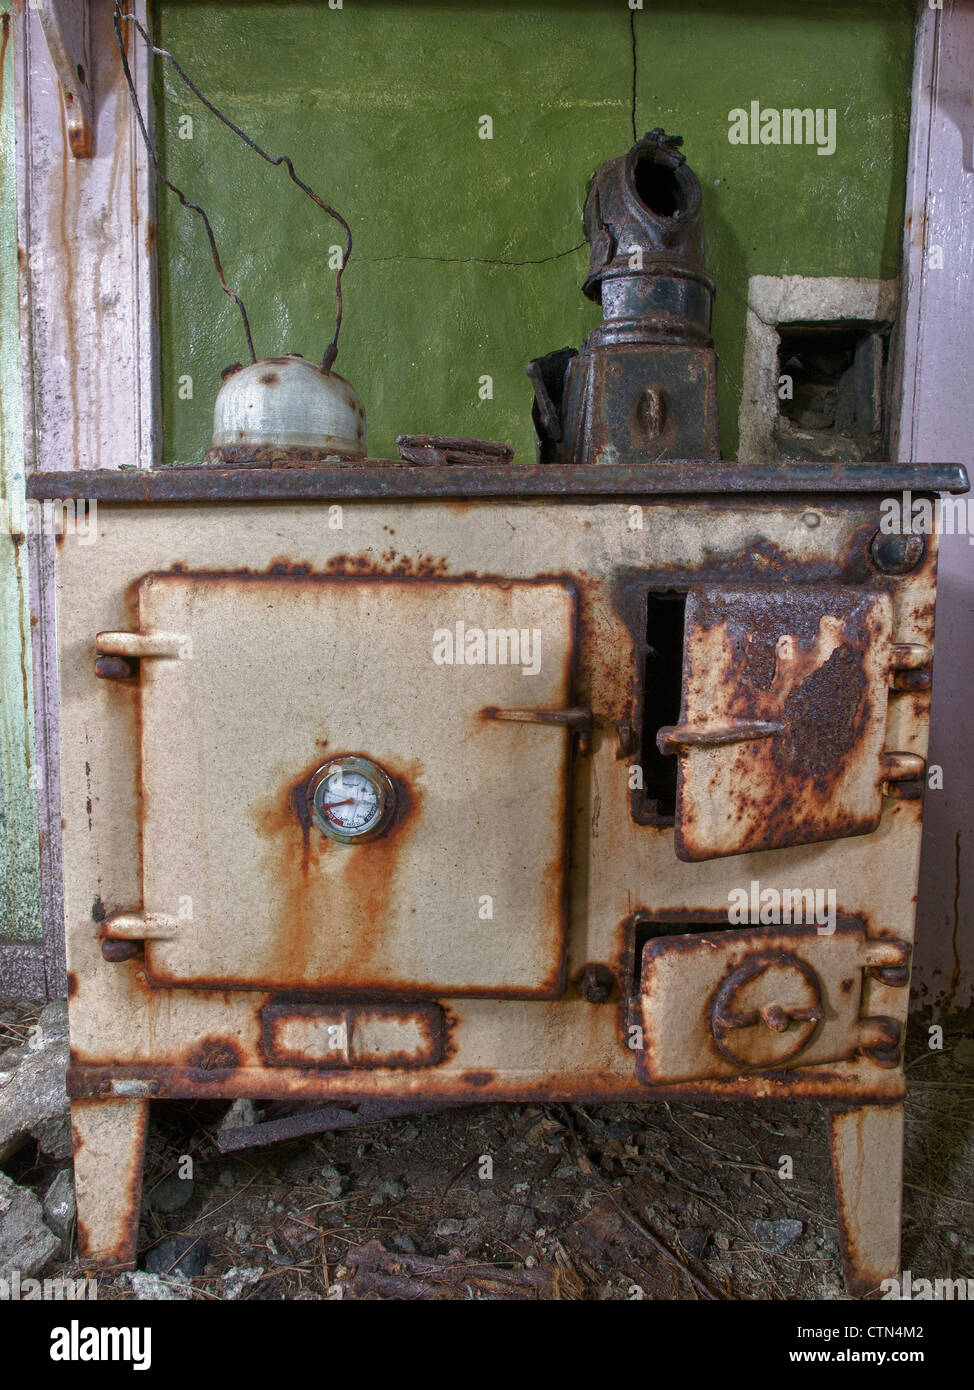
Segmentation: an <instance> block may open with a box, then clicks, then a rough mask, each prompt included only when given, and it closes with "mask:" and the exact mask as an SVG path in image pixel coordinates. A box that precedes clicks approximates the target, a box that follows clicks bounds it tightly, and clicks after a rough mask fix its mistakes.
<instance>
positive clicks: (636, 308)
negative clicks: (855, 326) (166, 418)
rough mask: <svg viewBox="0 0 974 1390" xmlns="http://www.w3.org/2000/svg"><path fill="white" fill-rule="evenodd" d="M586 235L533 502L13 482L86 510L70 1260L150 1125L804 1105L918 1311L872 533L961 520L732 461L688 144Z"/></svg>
mask: <svg viewBox="0 0 974 1390" xmlns="http://www.w3.org/2000/svg"><path fill="white" fill-rule="evenodd" d="M585 227H586V234H587V236H588V239H589V242H590V244H591V271H590V274H589V277H588V279H587V281H586V283H585V292H586V293H587V294H588V295H590V296H591V297H592V298H594V299H595V300H597V301H598V302H599V303H600V304H601V306H602V310H603V322H602V324H601V326H600V327H599V328H597V329H596V330H595V332H594V333H592V334H591V335H590V336H589V338H588V339H587V341H586V343H585V344H584V345H583V347H582V349H581V351H580V352H578V353H575V352H573V351H571V350H568V349H564V350H562V351H560V352H556V353H554V354H551V355H549V356H548V357H544V358H541V359H539V360H538V361H537V362H535V363H532V364H531V366H530V367H529V373H530V375H531V377H532V380H533V383H534V387H535V395H536V400H535V406H534V413H535V420H536V423H537V429H538V436H539V460H538V462H537V463H536V464H534V465H528V466H525V465H521V464H518V463H515V462H511V461H510V459H509V456H508V455H507V454H506V453H504V452H503V451H498V447H497V446H484V445H483V444H482V442H481V443H478V441H469V440H452V439H446V438H443V437H440V436H421V437H412V438H410V439H406V440H405V441H404V442H403V446H402V447H403V451H404V454H405V457H404V458H402V459H400V460H397V461H380V460H369V459H362V458H354V457H350V458H344V459H338V460H335V461H331V462H326V461H320V460H319V461H317V462H314V463H307V462H306V463H305V465H304V466H300V465H298V466H273V465H274V464H275V462H277V463H280V462H281V461H280V460H275V459H269V460H267V459H265V458H262V459H261V460H258V461H257V462H256V463H255V462H254V461H253V460H249V461H243V462H249V466H243V467H227V466H226V465H225V463H219V462H218V463H213V464H210V465H203V466H193V467H175V468H167V469H160V470H158V471H155V472H137V471H132V470H130V471H124V470H123V471H113V470H104V471H95V472H85V473H64V474H46V475H43V476H40V477H35V478H34V479H33V481H32V485H31V486H32V492H33V495H34V496H35V497H41V496H43V497H46V498H57V497H61V498H65V499H68V498H74V499H87V501H88V504H89V505H94V504H97V525H98V542H97V545H94V546H86V545H83V544H81V543H79V538H78V537H77V536H74V535H72V534H70V533H69V534H68V535H66V537H65V539H64V541H63V543H62V544H61V545H60V546H59V547H58V559H57V564H58V581H59V582H58V591H59V595H60V610H59V633H58V640H59V651H60V681H61V724H60V743H61V772H60V775H61V787H62V806H63V827H64V828H63V862H64V902H65V921H66V930H67V943H68V944H67V950H68V969H69V980H70V1022H71V1048H72V1065H71V1071H70V1091H71V1095H72V1098H73V1099H72V1117H73V1124H74V1133H75V1172H76V1181H77V1193H78V1231H79V1241H80V1245H81V1251H82V1255H83V1257H84V1258H85V1259H86V1260H88V1261H91V1262H93V1263H100V1264H105V1265H110V1264H116V1265H127V1264H131V1263H132V1261H133V1258H134V1255H135V1241H136V1233H137V1228H138V1220H139V1198H140V1186H141V1167H142V1157H143V1146H144V1141H145V1133H146V1121H147V1116H148V1110H149V1103H150V1102H151V1101H152V1100H153V1099H154V1098H157V1097H185V1098H196V1097H217V1098H219V1097H222V1098H232V1097H253V1098H260V1099H267V1100H277V1101H287V1102H293V1101H299V1100H301V1101H309V1102H312V1101H313V1102H315V1103H316V1104H318V1105H320V1106H330V1107H338V1108H339V1109H340V1108H341V1107H342V1106H345V1107H347V1106H349V1105H355V1104H363V1105H369V1106H377V1105H381V1104H383V1103H391V1102H395V1103H397V1104H403V1103H407V1102H412V1103H416V1104H421V1103H422V1104H428V1105H430V1106H432V1105H434V1104H446V1103H457V1102H477V1101H484V1102H488V1101H503V1100H511V1101H527V1100H549V1099H556V1098H557V1099H562V1100H566V1101H572V1100H577V1101H589V1102H598V1101H602V1102H605V1101H613V1100H620V1101H621V1100H626V1101H637V1100H646V1101H654V1100H660V1099H663V1098H667V1099H687V1100H693V1099H695V1098H700V1097H706V1098H711V1099H712V1098H715V1097H727V1098H733V1099H739V1098H745V1097H749V1098H754V1099H755V1100H764V1099H772V1100H777V1099H791V1098H813V1099H816V1100H819V1101H821V1102H822V1103H823V1105H824V1106H825V1107H826V1109H827V1111H828V1119H829V1126H830V1131H831V1142H832V1152H833V1158H834V1172H835V1185H836V1192H837V1197H838V1206H839V1213H840V1226H841V1234H842V1242H843V1248H844V1255H845V1267H846V1276H847V1280H848V1283H849V1287H850V1288H851V1289H852V1290H854V1291H856V1292H864V1291H866V1290H869V1289H871V1288H873V1287H874V1286H875V1285H876V1284H877V1283H878V1282H879V1281H880V1280H881V1279H882V1278H884V1277H886V1276H889V1275H893V1274H895V1273H896V1272H897V1269H898V1258H899V1225H900V1193H901V1155H902V1138H903V1104H902V1102H903V1095H904V1072H903V1064H902V1053H901V1047H902V1035H903V1029H904V1025H905V1022H906V1017H907V1000H908V983H909V969H910V955H911V949H912V943H913V932H914V896H915V891H916V880H917V861H918V855H919V845H920V819H921V792H922V787H923V782H924V757H925V752H926V743H927V728H928V713H929V701H930V670H931V662H932V657H933V626H934V582H935V565H936V556H935V544H934V538H932V537H929V538H925V539H924V538H917V537H915V536H913V537H906V536H895V535H894V536H889V535H885V534H882V533H881V532H880V526H879V523H880V503H881V500H882V498H883V497H884V496H888V495H891V494H893V495H896V494H899V493H900V491H901V490H902V489H904V488H908V489H910V490H911V491H912V492H913V493H914V495H924V494H926V495H930V494H932V493H934V492H936V491H938V490H950V491H963V490H965V488H966V479H965V477H964V474H963V470H961V469H959V468H956V467H936V466H925V465H912V464H911V465H884V464H861V463H850V464H835V463H827V462H809V463H799V462H795V463H782V464H779V465H772V464H747V463H744V464H734V463H725V462H722V461H720V460H719V458H718V449H717V414H716V404H715V385H714V383H715V357H714V352H713V346H712V341H711V338H710V310H711V302H712V296H713V286H712V284H711V282H710V281H709V279H708V278H707V275H706V273H705V271H704V269H703V264H702V250H701V247H702V229H701V220H700V189H699V184H698V182H697V179H696V177H695V176H694V174H693V173H692V171H691V170H690V169H689V168H688V166H687V165H686V163H685V161H684V158H683V155H682V153H681V152H680V150H679V141H677V140H675V139H671V138H668V137H666V136H665V135H664V134H663V132H661V131H654V132H652V133H651V134H649V135H647V136H646V137H644V139H642V140H640V141H639V142H638V143H637V144H636V145H634V147H633V148H632V149H631V150H630V151H629V153H628V154H626V155H625V156H623V157H621V158H619V159H613V160H610V161H609V162H608V163H607V164H606V165H604V166H603V167H602V169H601V170H600V171H599V173H598V174H597V175H596V177H595V179H594V181H593V183H592V185H591V188H590V190H589V195H588V201H587V203H586V210H585ZM271 453H273V449H272V450H271ZM99 677H101V679H99ZM344 1113H347V1111H346V1112H344Z"/></svg>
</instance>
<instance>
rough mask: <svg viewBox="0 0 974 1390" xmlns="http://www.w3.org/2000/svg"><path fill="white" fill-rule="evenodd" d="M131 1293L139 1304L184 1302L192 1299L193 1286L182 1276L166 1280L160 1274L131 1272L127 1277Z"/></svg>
mask: <svg viewBox="0 0 974 1390" xmlns="http://www.w3.org/2000/svg"><path fill="white" fill-rule="evenodd" d="M127 1277H128V1281H129V1283H130V1285H131V1287H132V1292H133V1293H134V1294H135V1296H136V1298H137V1299H139V1300H140V1302H156V1301H159V1300H161V1301H167V1302H171V1301H172V1300H174V1299H175V1300H186V1299H188V1298H192V1297H193V1286H192V1284H191V1283H190V1282H189V1280H188V1279H187V1278H186V1276H185V1275H183V1274H175V1275H173V1276H172V1277H171V1278H166V1277H165V1276H163V1275H161V1274H151V1273H147V1272H146V1271H145V1270H144V1269H136V1270H133V1271H132V1273H131V1274H129V1275H128V1276H127Z"/></svg>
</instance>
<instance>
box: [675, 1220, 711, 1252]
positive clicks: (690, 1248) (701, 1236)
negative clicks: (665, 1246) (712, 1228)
mask: <svg viewBox="0 0 974 1390" xmlns="http://www.w3.org/2000/svg"><path fill="white" fill-rule="evenodd" d="M679 1240H680V1244H681V1245H682V1246H683V1248H684V1250H685V1251H686V1252H687V1254H688V1255H692V1256H693V1258H694V1259H695V1260H702V1259H703V1257H704V1254H705V1253H706V1250H707V1246H708V1245H709V1244H710V1232H709V1231H705V1230H704V1228H703V1227H702V1226H687V1227H686V1228H685V1229H684V1230H682V1231H680V1232H679Z"/></svg>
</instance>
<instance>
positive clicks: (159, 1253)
mask: <svg viewBox="0 0 974 1390" xmlns="http://www.w3.org/2000/svg"><path fill="white" fill-rule="evenodd" d="M206 1255H207V1250H206V1242H205V1241H202V1240H196V1239H195V1238H194V1237H192V1236H167V1237H166V1239H165V1240H161V1241H160V1242H159V1244H158V1245H154V1246H153V1247H152V1249H151V1250H150V1251H149V1253H148V1254H147V1255H146V1257H145V1267H146V1269H147V1270H148V1271H149V1272H150V1274H176V1273H179V1274H183V1275H185V1276H186V1278H187V1279H195V1278H196V1276H197V1275H198V1274H202V1273H203V1270H204V1268H205V1266H206Z"/></svg>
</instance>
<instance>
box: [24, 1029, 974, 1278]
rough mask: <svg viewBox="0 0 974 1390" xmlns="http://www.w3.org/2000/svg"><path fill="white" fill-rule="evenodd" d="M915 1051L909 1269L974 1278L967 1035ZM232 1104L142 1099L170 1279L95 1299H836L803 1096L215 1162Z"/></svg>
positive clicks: (647, 1108) (815, 1125) (973, 1149)
mask: <svg viewBox="0 0 974 1390" xmlns="http://www.w3.org/2000/svg"><path fill="white" fill-rule="evenodd" d="M26 1017H27V1016H26V1015H24V1016H23V1017H22V1018H20V1019H19V1020H15V1022H13V1023H10V1022H8V1023H7V1025H6V1033H5V1031H4V1025H3V1024H0V1049H2V1048H3V1046H4V1045H11V1043H12V1042H14V1041H19V1040H20V1037H19V1028H18V1023H19V1024H20V1025H22V1024H23V1023H24V1020H25V1019H26ZM927 1041H928V1037H927V1030H926V1029H925V1028H920V1027H915V1028H914V1029H913V1030H912V1033H911V1037H910V1043H909V1047H908V1051H907V1065H908V1072H907V1074H908V1078H909V1101H908V1111H907V1158H906V1188H905V1193H904V1215H903V1266H904V1268H909V1269H910V1270H911V1271H912V1272H913V1277H914V1279H916V1278H921V1277H925V1278H931V1279H933V1278H969V1277H970V1278H974V1219H972V1218H974V1190H972V1183H971V1176H972V1170H974V1036H972V1034H970V1033H962V1032H955V1033H950V1032H947V1033H946V1035H945V1037H944V1047H943V1051H939V1052H938V1051H931V1050H930V1049H929V1047H928V1045H927ZM226 1109H227V1107H226V1105H225V1104H212V1103H205V1104H204V1103H189V1102H165V1103H155V1104H154V1105H153V1107H152V1125H151V1133H150V1140H149V1148H148V1155H147V1161H146V1174H145V1200H144V1207H143V1224H142V1232H141V1238H140V1249H139V1265H140V1268H144V1267H146V1266H148V1268H149V1270H154V1271H155V1272H156V1275H157V1276H158V1275H161V1276H162V1277H161V1279H160V1278H159V1277H150V1276H146V1275H136V1276H135V1278H134V1279H133V1277H132V1276H131V1275H127V1274H123V1275H118V1276H109V1277H105V1276H101V1277H99V1280H98V1297H99V1299H133V1298H137V1297H140V1296H141V1297H143V1298H145V1297H158V1296H163V1297H180V1298H187V1297H188V1298H194V1299H213V1298H216V1299H222V1298H239V1299H321V1298H350V1299H387V1298H391V1299H408V1298H426V1299H429V1298H435V1299H476V1298H481V1299H483V1298H486V1299H595V1300H603V1299H608V1300H615V1299H626V1300H630V1299H638V1298H647V1299H673V1298H676V1299H701V1298H702V1299H706V1298H717V1299H747V1300H751V1299H805V1298H825V1299H841V1298H844V1297H845V1296H846V1295H845V1293H844V1291H843V1288H842V1279H841V1269H840V1262H839V1249H838V1240H837V1230H836V1219H835V1211H834V1205H833V1197H832V1188H831V1173H830V1167H829V1159H828V1151H827V1146H826V1127H825V1122H824V1119H823V1116H822V1113H821V1111H820V1109H819V1108H818V1107H817V1106H814V1105H811V1104H804V1103H803V1104H775V1105H763V1106H760V1105H755V1104H739V1103H736V1104H724V1105H721V1104H717V1103H708V1104H703V1105H699V1104H687V1105H677V1104H673V1105H668V1104H652V1105H641V1104H640V1105H635V1104H631V1105H605V1106H580V1105H572V1106H562V1105H557V1104H551V1105H504V1106H502V1105H489V1106H477V1107H465V1108H463V1109H456V1110H451V1111H441V1112H439V1113H437V1114H428V1115H422V1116H415V1117H407V1118H400V1119H396V1120H392V1121H386V1122H384V1123H380V1124H374V1125H371V1126H369V1127H367V1128H361V1129H354V1130H345V1131H343V1132H339V1133H333V1134H324V1135H317V1136H314V1137H312V1138H307V1139H302V1140H295V1141H290V1142H287V1143H282V1144H276V1145H274V1146H271V1147H267V1148H262V1149H253V1150H248V1151H244V1152H241V1153H239V1154H234V1155H221V1154H220V1153H219V1152H218V1151H217V1149H216V1147H215V1143H214V1137H213V1136H214V1131H215V1129H216V1127H217V1125H218V1124H219V1123H220V1120H221V1118H222V1117H223V1115H224V1114H225V1112H226ZM187 1155H188V1156H189V1157H190V1158H191V1159H192V1172H193V1177H192V1179H191V1180H186V1179H180V1177H179V1176H178V1174H179V1170H180V1165H181V1164H182V1168H183V1170H184V1171H185V1170H186V1169H187V1167H188V1166H189V1165H187V1164H186V1162H185V1158H186V1156H187ZM784 1156H789V1157H790V1158H791V1159H792V1160H793V1165H792V1166H793V1174H794V1175H793V1177H792V1178H791V1179H784V1178H782V1177H780V1176H779V1169H780V1166H781V1160H782V1158H783V1157H784ZM485 1159H489V1160H490V1162H485ZM59 1166H60V1167H63V1166H64V1164H63V1163H62V1164H56V1163H54V1164H52V1163H50V1162H48V1161H47V1160H46V1159H45V1156H44V1155H43V1154H42V1153H40V1152H39V1151H38V1149H37V1147H36V1145H34V1144H28V1145H27V1146H25V1147H24V1148H22V1149H21V1150H20V1151H19V1152H18V1153H17V1154H16V1155H14V1156H13V1157H12V1158H11V1159H9V1160H8V1161H7V1163H6V1165H5V1167H6V1170H7V1171H8V1172H9V1174H10V1176H11V1177H13V1178H14V1179H15V1180H16V1181H17V1182H20V1183H23V1184H25V1185H27V1186H31V1187H33V1188H35V1189H36V1190H37V1191H38V1192H39V1193H40V1194H41V1195H43V1190H44V1189H45V1188H46V1186H47V1184H48V1183H49V1182H50V1180H51V1179H52V1177H53V1176H54V1174H55V1172H56V1171H57V1168H58V1167H59ZM180 1265H183V1266H184V1267H185V1268H186V1269H188V1271H189V1272H190V1274H191V1275H192V1277H189V1278H187V1277H186V1276H185V1275H181V1274H179V1273H178V1269H179V1266H180ZM194 1271H195V1272H194ZM59 1272H63V1273H66V1274H67V1273H69V1272H74V1273H76V1272H77V1267H76V1266H75V1265H72V1264H71V1263H70V1262H65V1263H64V1264H63V1265H60V1266H54V1267H51V1268H50V1269H49V1270H48V1271H47V1274H48V1275H50V1276H53V1275H56V1274H57V1273H59Z"/></svg>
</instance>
